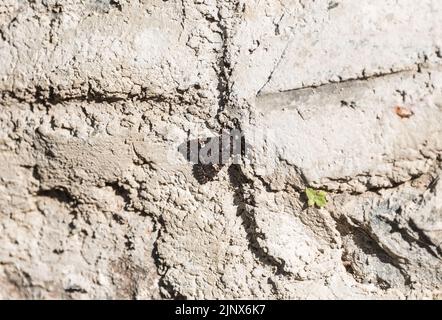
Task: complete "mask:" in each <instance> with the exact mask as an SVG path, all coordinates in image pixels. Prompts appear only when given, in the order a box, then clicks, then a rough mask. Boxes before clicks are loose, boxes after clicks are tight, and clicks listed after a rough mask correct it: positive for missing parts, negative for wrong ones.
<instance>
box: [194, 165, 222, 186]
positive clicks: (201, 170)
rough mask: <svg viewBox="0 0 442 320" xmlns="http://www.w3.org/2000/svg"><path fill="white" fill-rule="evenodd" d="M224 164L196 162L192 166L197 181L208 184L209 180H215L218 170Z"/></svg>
mask: <svg viewBox="0 0 442 320" xmlns="http://www.w3.org/2000/svg"><path fill="white" fill-rule="evenodd" d="M223 166H224V165H222V164H221V165H220V164H201V163H197V164H194V165H193V167H192V173H193V176H194V177H195V179H196V181H198V183H199V184H206V183H207V182H209V181H213V180H214V178H215V177H216V175H217V174H218V172H220V170H221V169H222V168H223Z"/></svg>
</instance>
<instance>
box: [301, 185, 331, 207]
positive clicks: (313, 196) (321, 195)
mask: <svg viewBox="0 0 442 320" xmlns="http://www.w3.org/2000/svg"><path fill="white" fill-rule="evenodd" d="M305 194H306V196H307V199H308V206H309V207H313V206H315V205H316V206H317V207H318V208H323V207H325V205H326V204H327V193H326V192H325V191H322V190H315V189H312V188H306V189H305Z"/></svg>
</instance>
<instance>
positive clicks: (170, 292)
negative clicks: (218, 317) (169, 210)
mask: <svg viewBox="0 0 442 320" xmlns="http://www.w3.org/2000/svg"><path fill="white" fill-rule="evenodd" d="M155 225H160V228H159V229H158V230H157V238H156V239H155V242H154V243H153V250H152V259H153V260H154V263H155V265H156V267H157V273H158V275H159V276H160V280H159V282H158V286H159V287H160V288H163V289H164V290H165V291H166V292H167V294H164V293H163V292H162V291H161V290H160V295H161V297H162V298H163V299H174V300H187V297H186V296H184V295H182V294H181V293H180V292H178V291H177V290H175V288H174V287H173V285H172V284H171V283H170V282H169V281H168V280H167V279H166V277H165V276H166V274H167V272H168V271H169V267H168V266H167V264H166V262H165V261H164V260H163V258H162V257H161V255H160V253H159V249H158V243H159V241H160V239H161V234H162V232H164V230H165V226H164V220H163V218H162V217H159V218H158V219H157V221H155Z"/></svg>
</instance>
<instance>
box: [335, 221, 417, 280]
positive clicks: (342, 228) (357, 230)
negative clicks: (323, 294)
mask: <svg viewBox="0 0 442 320" xmlns="http://www.w3.org/2000/svg"><path fill="white" fill-rule="evenodd" d="M335 221H336V229H337V230H338V232H339V234H340V235H341V237H342V238H345V237H350V238H351V240H352V241H353V242H354V244H355V245H356V246H357V247H358V248H360V249H361V250H362V252H363V253H364V254H366V255H368V256H375V257H376V258H377V259H379V261H380V262H382V263H385V264H390V265H392V266H393V267H394V268H396V269H397V270H398V271H399V272H400V273H401V275H402V277H403V278H404V285H410V284H411V280H410V276H409V275H408V273H407V272H406V270H405V269H404V268H403V267H402V266H401V264H400V263H399V262H398V261H397V259H395V257H393V256H392V255H391V254H390V253H389V252H387V251H386V250H385V249H384V248H382V247H381V246H380V245H379V243H378V241H377V240H376V239H375V238H373V237H372V236H371V235H370V234H369V233H368V232H367V231H366V230H365V229H363V228H362V227H360V226H355V225H352V224H351V223H349V222H348V221H347V218H346V217H344V216H342V217H340V218H338V219H336V218H335ZM342 262H343V265H344V267H345V269H346V271H347V272H348V273H349V274H350V275H352V276H353V278H354V279H355V280H356V281H358V282H360V281H361V280H362V278H363V277H362V275H359V274H358V272H357V271H356V269H355V268H354V266H353V263H354V261H353V258H352V257H351V254H350V253H349V252H348V251H347V250H346V249H345V248H343V254H342ZM377 277H378V278H379V276H378V275H377ZM377 284H378V286H379V287H380V288H381V289H384V288H386V287H387V286H389V284H388V285H387V281H385V280H384V279H380V278H379V279H378V281H377Z"/></svg>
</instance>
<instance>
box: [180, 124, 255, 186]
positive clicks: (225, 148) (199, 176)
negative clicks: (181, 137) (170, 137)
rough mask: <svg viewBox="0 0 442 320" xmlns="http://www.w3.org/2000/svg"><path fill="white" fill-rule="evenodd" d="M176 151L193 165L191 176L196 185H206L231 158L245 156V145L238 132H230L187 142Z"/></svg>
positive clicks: (236, 158) (242, 137)
mask: <svg viewBox="0 0 442 320" xmlns="http://www.w3.org/2000/svg"><path fill="white" fill-rule="evenodd" d="M178 150H179V152H180V153H181V154H182V155H184V156H185V158H186V160H187V161H189V162H191V163H193V167H192V174H193V176H194V177H195V179H196V180H197V181H198V183H199V184H206V183H208V182H210V181H213V180H214V179H215V177H216V176H217V175H218V173H219V172H220V171H221V169H222V168H223V167H224V166H225V165H226V164H227V163H229V162H231V158H232V157H234V159H235V160H238V159H239V158H240V157H242V156H245V154H246V143H245V139H244V136H243V135H242V133H241V132H240V131H239V130H232V131H231V132H227V131H223V132H221V134H220V135H217V136H213V137H209V138H206V139H192V140H187V141H186V142H184V143H182V144H181V145H180V146H179V147H178Z"/></svg>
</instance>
